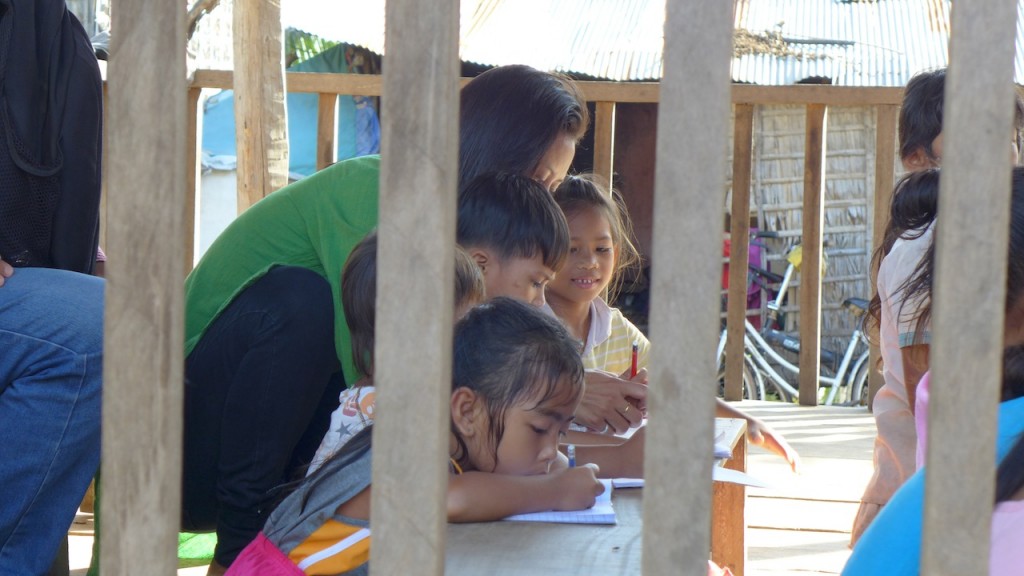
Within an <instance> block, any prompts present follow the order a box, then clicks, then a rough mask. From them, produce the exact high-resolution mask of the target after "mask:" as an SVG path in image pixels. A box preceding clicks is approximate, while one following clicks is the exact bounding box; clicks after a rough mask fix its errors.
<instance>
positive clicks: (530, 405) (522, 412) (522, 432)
mask: <svg viewBox="0 0 1024 576" xmlns="http://www.w3.org/2000/svg"><path fill="white" fill-rule="evenodd" d="M560 388H562V389H565V390H571V389H572V387H570V386H569V383H568V382H566V383H564V385H562V386H560ZM580 398H581V395H580V394H571V395H570V394H564V393H563V394H556V395H555V396H554V397H552V398H548V399H546V400H545V401H544V402H540V403H538V398H529V399H527V400H525V401H523V402H521V403H519V404H516V405H513V406H511V407H510V408H509V409H508V410H507V411H506V412H505V422H504V434H503V435H502V437H501V441H500V442H498V446H497V448H496V449H494V448H493V447H491V446H487V445H484V444H485V443H484V442H480V444H481V445H478V446H476V447H475V449H474V448H470V453H471V454H470V456H471V459H472V462H473V465H474V467H475V468H476V469H477V470H482V471H489V472H494V473H495V474H509V475H513V476H533V475H536V474H547V473H548V468H549V467H550V466H551V463H552V462H554V461H555V459H556V458H557V457H558V442H559V440H560V439H561V438H562V437H563V436H564V435H565V433H566V432H568V431H569V423H570V422H571V421H572V418H573V414H575V413H576V407H577V405H579V402H580ZM479 425H480V426H481V429H480V430H479V431H478V433H477V434H474V438H478V439H486V438H488V437H489V436H488V432H487V429H486V426H488V425H489V422H487V419H481V421H480V424H479ZM488 444H489V443H488Z"/></svg>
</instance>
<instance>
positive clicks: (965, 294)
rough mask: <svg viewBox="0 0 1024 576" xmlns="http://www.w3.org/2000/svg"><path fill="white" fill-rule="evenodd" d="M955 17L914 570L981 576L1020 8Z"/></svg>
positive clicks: (1002, 5)
mask: <svg viewBox="0 0 1024 576" xmlns="http://www.w3.org/2000/svg"><path fill="white" fill-rule="evenodd" d="M952 18H953V27H952V30H953V37H952V38H951V41H950V62H949V72H948V73H947V75H946V95H945V114H944V118H943V120H944V124H943V127H942V133H943V134H944V137H943V157H942V160H943V165H942V180H941V183H940V185H939V195H940V197H941V198H942V209H941V210H940V211H939V215H938V222H937V224H936V227H935V246H936V256H935V276H934V279H933V289H932V302H933V315H932V318H933V323H932V326H933V328H934V329H933V331H932V349H931V354H930V355H929V356H930V359H931V372H932V385H931V398H930V399H931V401H930V403H929V410H928V422H929V423H930V424H929V427H928V455H927V466H928V474H927V475H926V477H925V494H926V495H927V498H926V500H925V503H924V541H923V546H922V562H921V573H922V574H934V575H938V576H946V575H949V576H951V575H953V574H969V573H977V572H979V571H982V572H984V568H979V567H983V566H988V562H989V533H990V529H991V523H992V502H993V499H994V494H995V482H994V481H993V478H994V476H995V451H994V450H993V449H992V447H993V445H994V444H995V438H996V415H997V408H996V406H997V401H998V398H999V390H1000V381H1001V372H1002V371H1001V367H1002V349H1003V344H1004V341H1003V319H1004V310H1005V303H1006V270H1007V237H1008V230H1009V222H1010V210H1009V207H1010V201H1009V198H1010V194H1009V190H1010V167H1011V165H1010V154H1009V149H1008V146H1007V139H1008V137H1009V135H1010V134H1012V127H1013V59H1014V46H1013V38H1014V35H1015V33H1016V22H1017V2H1014V1H1013V0H1002V1H1000V2H986V3H985V4H984V6H982V5H979V4H973V3H961V2H956V3H954V7H953V14H952ZM1015 328H1016V327H1015ZM968 431H969V433H968Z"/></svg>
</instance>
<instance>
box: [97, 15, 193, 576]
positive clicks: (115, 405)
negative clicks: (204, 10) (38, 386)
mask: <svg viewBox="0 0 1024 576" xmlns="http://www.w3.org/2000/svg"><path fill="white" fill-rule="evenodd" d="M184 8H185V6H183V5H182V4H180V3H176V2H166V1H164V0H137V1H135V2H118V3H117V4H116V9H114V10H113V18H114V20H113V23H112V25H113V26H114V27H115V28H116V29H118V30H125V31H130V30H145V31H146V33H144V34H143V33H136V34H115V35H114V38H113V45H112V48H111V58H110V62H111V64H110V70H109V72H110V74H109V78H110V92H109V102H108V108H107V109H108V111H109V112H110V114H109V116H108V117H107V122H106V129H107V131H108V135H107V136H108V140H107V141H108V142H109V147H108V148H107V162H108V164H107V165H108V167H109V170H107V173H106V177H107V185H108V190H109V193H110V203H109V205H108V211H109V216H110V218H109V221H108V223H107V240H108V242H109V244H110V245H109V248H110V251H111V253H112V254H115V255H116V257H114V258H111V259H110V262H109V265H108V266H107V278H108V282H107V293H106V310H105V323H104V326H105V336H104V348H105V350H106V352H105V358H104V360H103V370H104V373H103V386H104V390H103V463H102V466H103V484H104V486H103V488H104V491H105V493H106V494H109V495H111V496H112V497H110V498H103V499H102V502H101V504H100V506H101V508H102V514H103V539H102V541H101V550H100V556H101V562H102V564H103V571H104V573H105V574H115V575H117V574H138V573H139V572H140V570H141V571H144V572H145V573H147V574H157V575H170V574H174V573H175V570H176V569H177V566H178V560H177V554H176V546H177V542H178V539H177V535H178V523H179V521H180V518H181V439H182V417H181V414H182V398H183V386H182V382H183V381H184V377H183V372H184V369H183V367H184V358H183V357H182V354H183V351H184V349H183V347H182V342H183V339H184V335H183V333H184V328H183V318H184V306H183V276H182V268H181V263H182V261H183V243H182V242H181V238H182V236H183V234H184V231H185V225H184V222H183V221H182V220H183V217H184V209H183V203H182V197H183V196H184V195H185V184H186V182H185V181H186V176H185V174H184V173H183V171H182V167H183V166H185V143H186V124H187V122H186V118H185V110H186V102H185V100H186V98H185V97H186V90H185V88H186V83H185V51H184V49H183V46H182V44H181V41H182V38H184V37H185V10H184ZM153 22H160V26H156V27H154V26H153V25H152V23H153ZM154 62H159V63H160V65H159V66H155V65H154V64H153V63H154ZM143 463H145V464H144V465H143Z"/></svg>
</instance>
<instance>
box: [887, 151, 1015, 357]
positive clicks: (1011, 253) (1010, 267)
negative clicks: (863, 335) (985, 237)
mask: <svg viewBox="0 0 1024 576" xmlns="http://www.w3.org/2000/svg"><path fill="white" fill-rule="evenodd" d="M935 176H936V180H937V179H938V178H937V176H938V173H937V171H936V174H935ZM936 186H937V184H936ZM934 271H935V243H934V242H932V245H931V246H929V247H928V251H927V252H926V253H925V255H924V256H923V257H922V258H921V261H920V262H919V263H918V265H917V268H916V269H915V270H914V273H913V274H912V275H911V276H910V278H908V279H907V281H906V282H905V283H904V284H903V285H902V286H900V287H898V288H897V292H896V293H897V294H898V299H897V300H898V302H899V303H900V304H899V305H900V306H902V305H903V304H904V303H906V302H913V301H917V302H920V303H921V305H920V306H919V308H918V311H917V316H916V318H915V319H914V320H915V321H916V328H915V341H916V339H917V338H919V337H920V334H921V332H922V328H923V327H924V326H926V325H927V323H928V322H929V321H930V320H931V304H932V300H931V290H932V279H933V278H934V277H935V273H934ZM1022 299H1024V167H1021V166H1017V167H1015V168H1014V169H1013V189H1012V191H1011V195H1010V237H1009V248H1008V252H1007V268H1006V303H1005V304H1006V310H1008V311H1009V310H1011V309H1012V308H1013V307H1014V306H1016V305H1017V304H1019V303H1020V302H1021V301H1022Z"/></svg>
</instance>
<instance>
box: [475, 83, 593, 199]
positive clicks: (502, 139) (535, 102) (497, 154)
mask: <svg viewBox="0 0 1024 576" xmlns="http://www.w3.org/2000/svg"><path fill="white" fill-rule="evenodd" d="M589 122H590V115H589V112H588V111H587V104H586V101H584V100H583V97H582V96H581V95H580V92H579V90H578V89H577V87H576V85H575V84H574V83H573V81H572V80H569V79H568V78H566V77H564V76H560V75H558V74H552V73H549V72H542V71H540V70H537V69H534V68H531V67H529V66H522V65H513V66H500V67H498V68H492V69H491V70H488V71H486V72H484V73H483V74H481V75H479V76H477V77H476V78H474V79H473V80H471V81H470V82H469V84H466V86H465V87H464V88H463V89H462V93H461V107H460V113H459V186H460V187H461V186H465V185H466V184H468V183H469V182H470V181H472V180H473V179H474V178H476V177H477V176H479V175H480V174H483V173H484V172H495V171H501V172H512V173H515V174H522V175H526V176H530V175H531V174H532V173H533V171H534V170H535V169H536V168H537V164H538V163H539V162H540V159H541V158H542V157H543V156H544V153H545V152H547V150H548V149H549V148H550V147H551V145H552V144H553V143H554V142H555V140H556V139H557V138H558V137H559V136H566V137H569V138H571V139H573V140H574V141H575V142H579V140H580V139H581V138H582V137H583V134H584V133H585V132H586V131H587V124H589Z"/></svg>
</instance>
